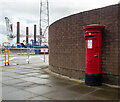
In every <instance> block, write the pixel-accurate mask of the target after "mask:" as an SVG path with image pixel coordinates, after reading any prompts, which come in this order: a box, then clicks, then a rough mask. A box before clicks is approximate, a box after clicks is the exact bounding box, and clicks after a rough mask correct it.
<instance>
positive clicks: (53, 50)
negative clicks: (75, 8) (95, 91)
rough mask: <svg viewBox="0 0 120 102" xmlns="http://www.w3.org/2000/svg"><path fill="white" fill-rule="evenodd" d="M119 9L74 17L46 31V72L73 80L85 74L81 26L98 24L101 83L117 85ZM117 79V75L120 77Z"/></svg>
mask: <svg viewBox="0 0 120 102" xmlns="http://www.w3.org/2000/svg"><path fill="white" fill-rule="evenodd" d="M118 18H119V15H118V5H112V6H108V7H104V8H100V9H94V10H90V11H86V12H81V13H78V14H74V15H71V16H68V17H65V18H63V19H60V20H58V21H56V22H54V23H53V24H52V25H50V28H49V46H50V47H49V51H50V56H49V64H50V66H49V69H50V70H51V71H54V72H56V73H59V74H62V75H66V76H69V77H72V78H77V79H83V80H84V74H85V40H84V34H85V31H84V30H83V26H86V25H89V24H101V25H104V26H105V27H106V28H105V30H104V31H103V35H102V36H103V38H102V76H103V83H110V84H118V74H119V73H118V68H119V67H118V58H119V57H118V54H119V50H118V41H119V40H120V39H119V37H118V31H119V30H118ZM119 75H120V74H119Z"/></svg>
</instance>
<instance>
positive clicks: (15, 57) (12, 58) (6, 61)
mask: <svg viewBox="0 0 120 102" xmlns="http://www.w3.org/2000/svg"><path fill="white" fill-rule="evenodd" d="M15 58H16V57H12V58H11V59H9V61H10V60H13V59H15ZM3 62H5V61H3ZM6 62H8V60H6Z"/></svg>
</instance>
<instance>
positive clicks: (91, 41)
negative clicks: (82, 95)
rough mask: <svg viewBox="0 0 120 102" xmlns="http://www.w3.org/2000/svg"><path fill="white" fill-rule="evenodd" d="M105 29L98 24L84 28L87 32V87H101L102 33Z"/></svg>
mask: <svg viewBox="0 0 120 102" xmlns="http://www.w3.org/2000/svg"><path fill="white" fill-rule="evenodd" d="M104 28H105V26H102V25H97V24H93V25H88V26H85V27H84V28H83V29H84V30H85V32H86V34H85V40H86V71H85V84H86V85H90V86H98V85H101V61H102V59H101V56H102V55H101V51H102V31H103V29H104Z"/></svg>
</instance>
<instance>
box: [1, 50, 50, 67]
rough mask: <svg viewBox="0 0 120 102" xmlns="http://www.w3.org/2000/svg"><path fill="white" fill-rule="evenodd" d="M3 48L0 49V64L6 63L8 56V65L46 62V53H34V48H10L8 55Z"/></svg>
mask: <svg viewBox="0 0 120 102" xmlns="http://www.w3.org/2000/svg"><path fill="white" fill-rule="evenodd" d="M5 50H6V49H2V50H0V66H4V65H8V63H6V62H8V57H9V65H19V64H29V63H40V62H48V54H45V53H43V54H36V49H34V48H10V49H8V50H9V51H10V54H9V55H8V53H7V52H6V51H5ZM5 52H6V54H5ZM5 59H6V60H5Z"/></svg>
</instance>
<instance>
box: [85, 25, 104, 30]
mask: <svg viewBox="0 0 120 102" xmlns="http://www.w3.org/2000/svg"><path fill="white" fill-rule="evenodd" d="M104 28H105V26H103V25H99V24H91V25H87V26H84V27H83V29H84V30H85V31H88V30H99V31H102V30H103V29H104Z"/></svg>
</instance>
